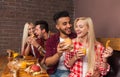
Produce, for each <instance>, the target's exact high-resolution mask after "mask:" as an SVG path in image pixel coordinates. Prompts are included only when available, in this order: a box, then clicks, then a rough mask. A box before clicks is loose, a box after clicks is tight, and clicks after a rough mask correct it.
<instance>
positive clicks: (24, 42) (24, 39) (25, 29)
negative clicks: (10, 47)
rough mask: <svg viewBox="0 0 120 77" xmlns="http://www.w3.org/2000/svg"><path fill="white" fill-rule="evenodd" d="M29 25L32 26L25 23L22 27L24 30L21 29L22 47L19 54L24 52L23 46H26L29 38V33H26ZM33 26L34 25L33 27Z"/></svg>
mask: <svg viewBox="0 0 120 77" xmlns="http://www.w3.org/2000/svg"><path fill="white" fill-rule="evenodd" d="M29 25H33V23H31V22H30V23H28V22H27V23H25V25H24V29H23V36H22V46H21V52H23V51H24V46H25V44H26V39H27V38H28V36H29V32H28V28H29ZM33 26H34V25H33Z"/></svg>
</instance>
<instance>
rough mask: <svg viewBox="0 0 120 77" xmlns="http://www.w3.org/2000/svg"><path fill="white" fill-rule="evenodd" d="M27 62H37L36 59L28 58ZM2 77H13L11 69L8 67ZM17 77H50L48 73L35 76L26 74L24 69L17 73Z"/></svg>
mask: <svg viewBox="0 0 120 77" xmlns="http://www.w3.org/2000/svg"><path fill="white" fill-rule="evenodd" d="M25 60H26V61H28V62H31V61H32V62H33V61H35V62H36V59H35V58H33V57H27V58H25ZM1 77H12V76H11V73H10V69H9V68H8V66H7V65H6V67H5V69H4V70H3V72H2V75H1ZM17 77H49V75H48V74H47V73H46V72H44V73H41V74H38V75H35V76H33V75H32V74H29V73H27V72H25V71H24V69H19V70H18V72H17Z"/></svg>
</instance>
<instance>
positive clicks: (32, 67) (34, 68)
mask: <svg viewBox="0 0 120 77" xmlns="http://www.w3.org/2000/svg"><path fill="white" fill-rule="evenodd" d="M31 70H33V72H39V71H40V70H41V69H40V66H38V65H36V64H33V65H32V66H31Z"/></svg>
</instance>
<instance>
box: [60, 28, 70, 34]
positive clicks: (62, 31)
mask: <svg viewBox="0 0 120 77" xmlns="http://www.w3.org/2000/svg"><path fill="white" fill-rule="evenodd" d="M59 30H60V32H61V33H63V34H64V35H69V34H67V33H66V32H65V31H64V30H62V29H59Z"/></svg>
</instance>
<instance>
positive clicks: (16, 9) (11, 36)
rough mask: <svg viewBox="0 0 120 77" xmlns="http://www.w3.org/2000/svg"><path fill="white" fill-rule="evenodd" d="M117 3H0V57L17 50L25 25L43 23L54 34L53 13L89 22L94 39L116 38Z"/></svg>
mask: <svg viewBox="0 0 120 77" xmlns="http://www.w3.org/2000/svg"><path fill="white" fill-rule="evenodd" d="M119 8H120V0H0V55H6V49H12V50H15V51H18V52H19V51H20V48H21V41H22V32H23V27H24V24H25V23H26V22H35V21H37V20H46V21H47V22H48V23H49V28H50V30H52V31H53V32H57V30H56V29H55V25H54V22H53V15H54V13H56V12H58V11H62V10H67V11H68V12H69V13H70V16H71V18H72V21H74V19H75V18H77V17H80V16H87V17H88V16H89V17H91V18H92V19H93V22H94V25H95V33H96V37H97V38H103V37H105V38H118V37H120V30H119V29H120V26H119V25H120V14H119V13H120V9H119Z"/></svg>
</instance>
